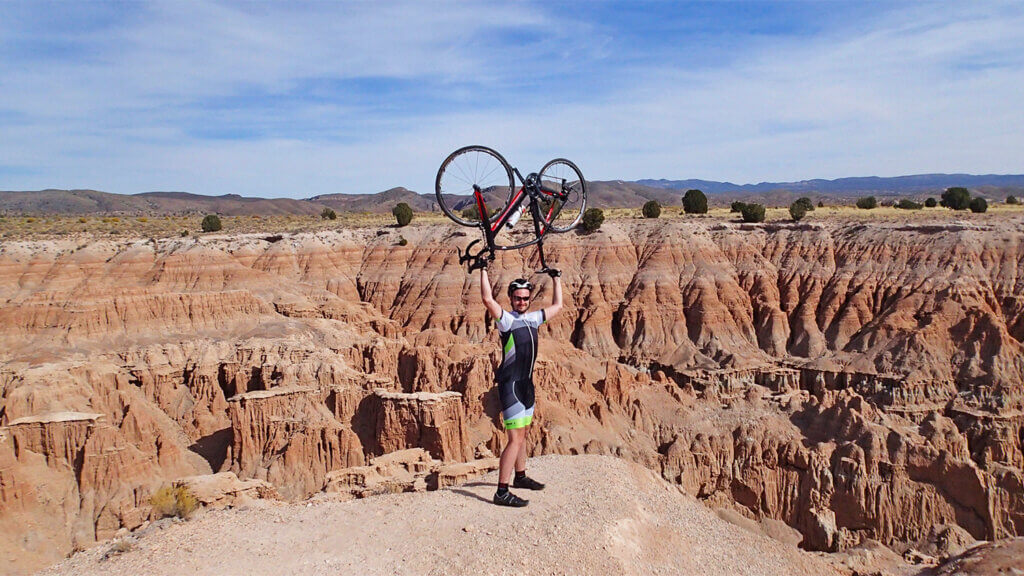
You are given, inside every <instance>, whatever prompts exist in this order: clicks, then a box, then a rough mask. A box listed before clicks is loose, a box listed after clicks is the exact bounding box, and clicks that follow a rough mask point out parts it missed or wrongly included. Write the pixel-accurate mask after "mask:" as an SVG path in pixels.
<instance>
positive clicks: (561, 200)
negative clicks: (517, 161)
mask: <svg viewBox="0 0 1024 576" xmlns="http://www.w3.org/2000/svg"><path fill="white" fill-rule="evenodd" d="M540 186H541V189H542V194H541V211H542V212H543V214H542V217H543V219H544V220H545V221H546V222H547V225H548V227H549V228H550V229H551V231H552V232H568V231H569V230H572V229H573V228H575V227H576V225H577V224H579V222H580V218H582V217H583V211H584V210H586V208H587V181H586V180H584V179H583V173H582V172H580V169H579V168H577V167H576V165H575V164H573V163H572V162H570V161H568V160H566V159H565V158H556V159H554V160H552V161H550V162H548V163H547V164H545V165H544V167H543V168H541V170H540ZM549 191H550V192H553V194H550V195H549V193H548V192H549Z"/></svg>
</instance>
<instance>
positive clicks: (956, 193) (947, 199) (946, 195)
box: [940, 186, 971, 210]
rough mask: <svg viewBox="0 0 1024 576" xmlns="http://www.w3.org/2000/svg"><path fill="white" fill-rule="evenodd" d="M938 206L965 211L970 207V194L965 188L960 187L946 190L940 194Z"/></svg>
mask: <svg viewBox="0 0 1024 576" xmlns="http://www.w3.org/2000/svg"><path fill="white" fill-rule="evenodd" d="M940 204H942V205H943V206H945V207H946V208H952V209H953V210H967V208H968V207H969V206H970V205H971V193H970V192H968V191H967V188H962V187H960V186H954V187H953V188H946V191H945V192H943V193H942V202H940Z"/></svg>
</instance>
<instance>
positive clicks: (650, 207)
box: [643, 200, 661, 218]
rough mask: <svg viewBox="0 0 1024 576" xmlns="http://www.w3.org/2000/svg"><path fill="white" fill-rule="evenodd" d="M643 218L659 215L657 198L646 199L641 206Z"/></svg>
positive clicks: (659, 207)
mask: <svg viewBox="0 0 1024 576" xmlns="http://www.w3.org/2000/svg"><path fill="white" fill-rule="evenodd" d="M643 213H644V218H657V217H658V216H661V204H659V203H658V201H657V200H648V201H647V203H645V204H644V207H643Z"/></svg>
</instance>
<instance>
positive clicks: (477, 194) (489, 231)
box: [463, 168, 566, 271]
mask: <svg viewBox="0 0 1024 576" xmlns="http://www.w3.org/2000/svg"><path fill="white" fill-rule="evenodd" d="M512 170H513V171H514V172H515V174H516V176H517V177H518V178H519V180H520V181H521V182H522V183H523V185H522V186H520V187H519V190H517V191H516V192H515V194H513V196H512V199H511V200H510V201H509V203H508V206H506V207H505V211H504V212H502V213H501V214H498V216H497V218H495V219H494V220H491V218H490V216H489V215H488V211H487V204H486V203H485V202H484V195H483V191H482V190H481V189H480V187H479V186H477V185H475V184H474V185H473V200H474V201H475V202H476V208H477V211H478V212H479V215H480V227H481V228H483V230H484V237H485V239H486V241H487V247H486V248H484V249H482V250H481V251H480V252H479V253H478V254H476V255H475V256H471V255H470V254H469V248H470V247H472V246H473V244H476V243H477V242H478V240H474V241H473V242H472V243H470V245H469V246H467V247H466V256H465V257H464V258H463V260H468V259H471V258H480V257H482V256H483V255H484V254H485V253H488V252H489V254H488V255H487V258H488V259H489V260H493V259H494V251H495V250H518V249H520V248H525V247H527V246H533V245H534V244H536V245H537V253H538V254H539V255H540V265H541V266H542V271H546V270H547V269H548V265H547V262H546V261H545V260H544V235H545V234H546V233H547V231H548V223H550V222H551V221H552V220H553V219H554V218H555V217H556V216H558V212H559V211H560V208H561V204H560V203H558V202H551V205H550V207H549V208H548V210H547V214H543V213H542V211H543V208H542V207H541V203H540V198H541V197H542V196H548V197H550V198H552V199H553V200H561V201H562V202H564V201H565V199H566V195H565V194H564V193H563V192H560V191H558V190H551V189H549V188H545V187H543V186H541V185H540V182H539V177H538V176H537V174H530V175H528V176H527V177H526V178H523V175H522V174H520V173H519V170H518V169H516V168H513V169H512ZM526 201H529V203H530V211H531V212H532V214H533V218H532V220H533V231H534V238H533V239H531V240H528V241H526V242H522V243H519V244H515V245H512V246H499V245H498V244H497V243H496V242H495V236H497V235H498V231H500V230H501V229H502V227H503V226H505V224H507V223H508V221H509V218H511V217H512V215H513V214H515V213H516V210H517V209H518V208H519V205H520V204H522V203H523V202H526ZM556 207H557V208H556ZM542 223H543V225H542Z"/></svg>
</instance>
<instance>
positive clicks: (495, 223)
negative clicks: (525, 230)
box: [434, 146, 587, 274]
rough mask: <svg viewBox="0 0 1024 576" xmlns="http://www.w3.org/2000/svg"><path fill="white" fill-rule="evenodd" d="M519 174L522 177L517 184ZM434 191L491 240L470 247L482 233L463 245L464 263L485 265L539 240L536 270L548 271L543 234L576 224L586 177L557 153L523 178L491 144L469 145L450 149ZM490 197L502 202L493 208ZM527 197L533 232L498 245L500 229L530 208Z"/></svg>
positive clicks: (444, 207) (452, 213)
mask: <svg viewBox="0 0 1024 576" xmlns="http://www.w3.org/2000/svg"><path fill="white" fill-rule="evenodd" d="M515 178H518V179H519V181H520V182H521V183H522V185H521V186H520V187H519V188H518V190H517V189H516V186H515ZM434 192H435V193H436V195H437V203H438V205H439V206H440V208H441V211H442V212H444V213H445V215H446V216H448V218H450V219H452V220H453V221H454V222H455V223H456V224H459V225H461V226H468V227H478V228H481V229H482V230H483V232H484V238H483V240H484V241H485V242H486V243H487V245H486V246H484V247H483V248H482V249H481V250H480V251H479V252H477V253H476V254H472V252H471V249H472V248H473V246H474V245H475V244H477V243H478V242H480V239H477V240H474V241H472V242H470V244H469V246H467V247H466V250H465V252H463V251H462V250H461V249H460V250H459V263H460V264H463V263H465V262H470V266H469V270H470V271H472V270H475V269H477V268H482V267H484V266H486V264H487V261H488V260H494V255H495V252H496V251H498V250H519V249H521V248H526V247H527V246H533V245H534V244H536V245H537V250H538V252H539V254H540V262H541V266H542V267H543V268H542V269H541V270H539V271H538V272H537V273H538V274H540V273H547V272H548V271H549V270H550V269H549V268H548V265H547V262H545V260H544V236H545V235H546V234H547V233H548V232H549V231H550V232H553V233H564V232H568V231H570V230H572V229H573V228H575V227H576V225H577V224H578V223H579V221H580V219H581V218H582V217H583V211H584V209H585V208H586V205H587V182H586V180H584V179H583V173H582V172H580V169H579V168H577V167H576V165H575V164H573V163H572V162H570V161H569V160H566V159H565V158H556V159H554V160H551V161H550V162H548V163H547V164H545V165H544V166H543V167H542V168H541V169H540V172H531V173H530V174H528V175H527V176H526V177H525V178H524V177H523V175H522V174H521V173H520V172H519V169H518V168H515V167H512V166H510V165H509V163H508V161H506V160H505V158H504V157H502V156H501V154H499V153H498V152H496V151H495V150H492V149H491V148H487V147H486V146H466V147H464V148H459V149H458V150H456V151H455V152H452V153H451V154H449V155H448V158H446V159H445V161H444V162H442V163H441V167H440V168H439V169H438V171H437V180H436V181H435V183H434ZM488 199H490V200H491V201H492V202H501V204H500V207H499V208H497V209H495V210H493V211H488V209H487V201H488ZM526 201H528V202H529V207H530V214H531V215H532V216H533V231H534V238H533V239H531V240H528V241H526V242H522V243H519V244H512V245H499V244H498V243H497V242H496V239H495V237H496V236H497V234H498V232H500V231H501V230H502V228H503V227H505V226H506V225H507V226H508V227H509V229H511V228H512V226H514V225H515V224H516V222H517V221H518V220H519V218H520V217H521V216H522V214H523V211H525V208H526V207H525V206H522V204H523V202H526ZM495 214H496V215H497V216H496V217H495V218H493V219H492V215H495Z"/></svg>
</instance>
